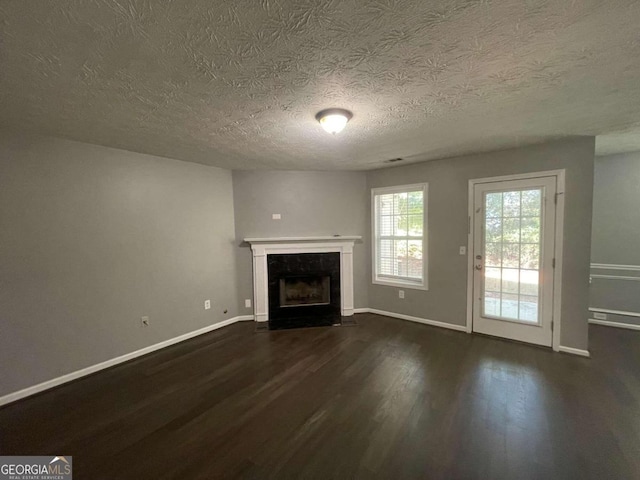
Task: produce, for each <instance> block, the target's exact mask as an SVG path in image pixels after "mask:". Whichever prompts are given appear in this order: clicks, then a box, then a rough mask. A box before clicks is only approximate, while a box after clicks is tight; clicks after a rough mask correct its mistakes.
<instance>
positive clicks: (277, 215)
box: [271, 213, 282, 220]
mask: <svg viewBox="0 0 640 480" xmlns="http://www.w3.org/2000/svg"><path fill="white" fill-rule="evenodd" d="M281 218H282V215H281V214H279V213H272V214H271V220H280V219H281Z"/></svg>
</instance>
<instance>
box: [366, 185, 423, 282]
mask: <svg viewBox="0 0 640 480" xmlns="http://www.w3.org/2000/svg"><path fill="white" fill-rule="evenodd" d="M418 190H422V215H423V219H422V222H423V223H422V237H413V238H416V239H418V238H421V239H422V280H421V281H420V282H416V281H413V280H409V279H407V278H406V277H397V276H388V275H379V274H378V258H379V256H378V250H379V235H378V218H379V216H378V202H377V201H376V197H377V196H379V195H387V194H392V193H408V192H415V191H418ZM428 213H429V184H428V183H413V184H410V185H397V186H392V187H378V188H372V189H371V239H372V245H371V256H372V261H371V264H372V268H371V283H373V284H374V285H384V286H388V287H402V288H410V289H414V290H429V281H428V273H429V255H428V252H429V248H428V247H429V241H428V238H429V228H428V218H429V215H428Z"/></svg>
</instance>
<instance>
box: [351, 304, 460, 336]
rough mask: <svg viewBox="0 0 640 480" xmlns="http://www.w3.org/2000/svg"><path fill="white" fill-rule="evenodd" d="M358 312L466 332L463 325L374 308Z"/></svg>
mask: <svg viewBox="0 0 640 480" xmlns="http://www.w3.org/2000/svg"><path fill="white" fill-rule="evenodd" d="M358 310H366V311H367V312H368V313H375V314H377V315H384V316H385V317H393V318H399V319H400V320H408V321H410V322H416V323H423V324H425V325H431V326H433V327H441V328H448V329H450V330H456V331H458V332H466V331H467V327H466V326H464V325H454V324H452V323H446V322H438V321H436V320H429V319H427V318H420V317H412V316H411V315H404V314H403V313H394V312H385V311H384V310H378V309H375V308H359V309H358ZM361 313H365V312H361Z"/></svg>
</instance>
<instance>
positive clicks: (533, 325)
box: [468, 172, 564, 348]
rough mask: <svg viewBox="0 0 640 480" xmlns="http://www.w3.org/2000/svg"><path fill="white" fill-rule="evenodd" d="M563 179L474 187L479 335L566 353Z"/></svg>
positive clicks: (536, 177) (495, 181)
mask: <svg viewBox="0 0 640 480" xmlns="http://www.w3.org/2000/svg"><path fill="white" fill-rule="evenodd" d="M560 173H562V174H563V172H543V173H539V174H527V175H522V176H509V177H498V178H488V179H477V180H472V181H470V185H469V194H470V197H469V198H470V205H469V206H470V219H469V224H470V227H469V233H470V235H469V237H470V238H469V253H470V255H469V257H470V258H469V260H470V261H469V267H470V273H469V277H470V278H469V280H470V282H469V283H470V292H471V299H470V300H471V301H470V302H469V305H468V307H470V308H471V312H470V315H468V317H470V319H469V318H468V321H469V320H470V321H471V331H473V332H477V333H483V334H486V335H492V336H497V337H502V338H508V339H512V340H518V341H522V342H527V343H533V344H536V345H543V346H548V347H550V346H552V345H553V346H554V348H555V347H556V346H557V345H556V344H558V345H559V336H557V340H556V338H555V337H556V336H555V335H554V327H555V328H559V312H560V310H559V301H560V292H561V289H560V283H559V282H560V278H561V277H560V275H559V273H560V272H557V273H558V275H556V271H557V270H558V269H559V268H560V265H559V263H560V261H561V258H559V257H560V255H559V252H561V235H562V232H561V230H562V215H561V214H560V212H559V211H560V210H561V209H559V208H558V206H559V201H558V200H559V197H561V195H562V193H563V192H562V190H563V187H564V185H563V183H564V176H563V175H560ZM560 177H562V178H560ZM561 183H562V185H561ZM556 320H558V321H556ZM554 323H556V324H555V325H554ZM468 327H469V325H468Z"/></svg>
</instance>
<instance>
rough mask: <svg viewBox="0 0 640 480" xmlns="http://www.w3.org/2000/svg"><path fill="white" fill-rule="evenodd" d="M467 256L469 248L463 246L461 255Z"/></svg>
mask: <svg viewBox="0 0 640 480" xmlns="http://www.w3.org/2000/svg"><path fill="white" fill-rule="evenodd" d="M466 254H467V247H465V246H462V247H460V255H466Z"/></svg>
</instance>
